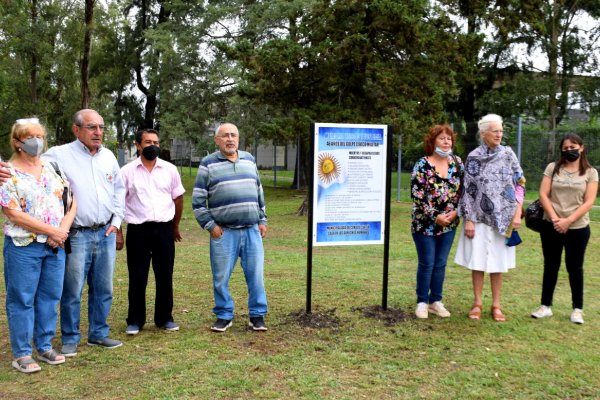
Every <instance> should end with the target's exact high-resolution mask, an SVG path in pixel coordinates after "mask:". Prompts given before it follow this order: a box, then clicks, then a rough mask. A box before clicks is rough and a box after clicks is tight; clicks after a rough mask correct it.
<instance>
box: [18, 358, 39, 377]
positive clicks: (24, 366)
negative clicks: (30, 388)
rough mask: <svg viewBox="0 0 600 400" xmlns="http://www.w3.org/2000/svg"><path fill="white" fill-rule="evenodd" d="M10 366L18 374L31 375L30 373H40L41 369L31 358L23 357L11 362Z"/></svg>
mask: <svg viewBox="0 0 600 400" xmlns="http://www.w3.org/2000/svg"><path fill="white" fill-rule="evenodd" d="M12 366H13V368H14V369H16V370H17V371H19V372H23V373H25V374H31V373H32V372H38V371H41V370H42V368H41V367H40V366H39V365H38V363H36V362H35V360H34V359H33V358H31V356H25V357H21V358H17V359H16V360H13V362H12Z"/></svg>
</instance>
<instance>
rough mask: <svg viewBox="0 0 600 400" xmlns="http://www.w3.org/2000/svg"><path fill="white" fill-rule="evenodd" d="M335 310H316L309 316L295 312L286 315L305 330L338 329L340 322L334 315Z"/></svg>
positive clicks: (302, 312) (303, 312) (301, 312)
mask: <svg viewBox="0 0 600 400" xmlns="http://www.w3.org/2000/svg"><path fill="white" fill-rule="evenodd" d="M335 310H336V309H335V308H330V309H328V310H317V311H313V312H311V313H310V314H307V313H306V312H305V311H297V312H293V313H290V314H288V316H289V317H290V318H291V319H294V320H295V321H297V322H298V324H299V325H300V326H303V327H306V328H317V329H318V328H339V327H340V325H341V321H340V319H339V317H337V316H336V315H335Z"/></svg>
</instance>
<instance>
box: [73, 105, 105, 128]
mask: <svg viewBox="0 0 600 400" xmlns="http://www.w3.org/2000/svg"><path fill="white" fill-rule="evenodd" d="M88 112H93V113H96V114H98V115H100V114H99V113H98V111H96V110H92V109H91V108H84V109H83V110H79V111H77V112H76V113H75V114H74V115H73V125H77V126H81V124H83V114H84V113H88Z"/></svg>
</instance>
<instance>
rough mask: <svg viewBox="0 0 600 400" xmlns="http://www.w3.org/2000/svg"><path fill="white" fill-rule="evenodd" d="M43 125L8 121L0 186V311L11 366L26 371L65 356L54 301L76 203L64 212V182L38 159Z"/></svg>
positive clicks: (42, 144) (59, 287)
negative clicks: (0, 218)
mask: <svg viewBox="0 0 600 400" xmlns="http://www.w3.org/2000/svg"><path fill="white" fill-rule="evenodd" d="M45 136H46V133H45V130H44V127H43V126H42V125H41V124H40V123H39V121H38V120H37V119H36V118H29V119H20V120H17V121H16V123H15V124H14V125H13V127H12V131H11V137H10V145H11V147H12V149H13V152H14V153H13V156H12V158H11V159H10V162H9V163H8V166H9V167H8V168H9V170H10V172H11V175H12V176H11V178H10V179H8V180H7V181H6V182H4V183H3V184H2V186H0V205H1V206H2V212H4V214H5V215H6V217H7V220H6V222H5V224H4V235H5V237H4V280H5V284H6V315H7V320H8V329H9V331H10V344H11V348H12V352H13V356H14V359H13V362H12V366H13V367H14V368H15V369H17V370H18V371H20V372H24V373H31V372H36V371H39V370H40V369H41V368H40V366H39V365H38V364H37V362H36V361H35V360H34V359H33V358H32V346H31V341H32V339H33V342H34V344H35V347H36V350H37V353H38V359H39V360H41V361H44V362H46V363H48V364H61V363H63V362H65V358H64V356H62V355H60V354H59V353H58V352H57V351H56V350H54V349H53V348H52V344H51V340H52V338H53V337H54V334H55V330H56V317H57V311H56V308H57V305H58V302H59V300H60V296H61V293H62V287H63V279H64V273H65V251H64V249H63V247H64V243H65V241H66V240H67V238H68V234H69V227H70V226H71V223H72V222H73V218H74V216H75V210H76V207H75V206H74V204H73V205H72V206H71V209H70V211H69V212H68V213H67V215H65V207H64V203H63V191H64V190H66V189H65V185H66V184H68V183H67V182H65V181H64V180H63V178H62V177H61V175H60V174H59V173H58V172H57V171H56V170H55V169H54V167H53V166H52V165H50V164H47V163H45V162H43V161H42V160H41V159H40V154H41V153H42V152H43V150H44V147H45V142H44V140H45Z"/></svg>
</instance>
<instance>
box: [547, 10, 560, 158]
mask: <svg viewBox="0 0 600 400" xmlns="http://www.w3.org/2000/svg"><path fill="white" fill-rule="evenodd" d="M559 7H560V4H554V7H553V9H552V15H551V16H550V29H551V30H552V32H551V35H552V36H551V39H550V46H549V48H548V78H549V79H550V90H549V93H548V130H549V134H548V147H547V149H546V161H548V162H550V161H551V160H554V147H555V145H556V119H557V108H558V107H557V101H556V92H557V88H558V45H559V43H558V38H559V28H558V26H559V19H560V11H559Z"/></svg>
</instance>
